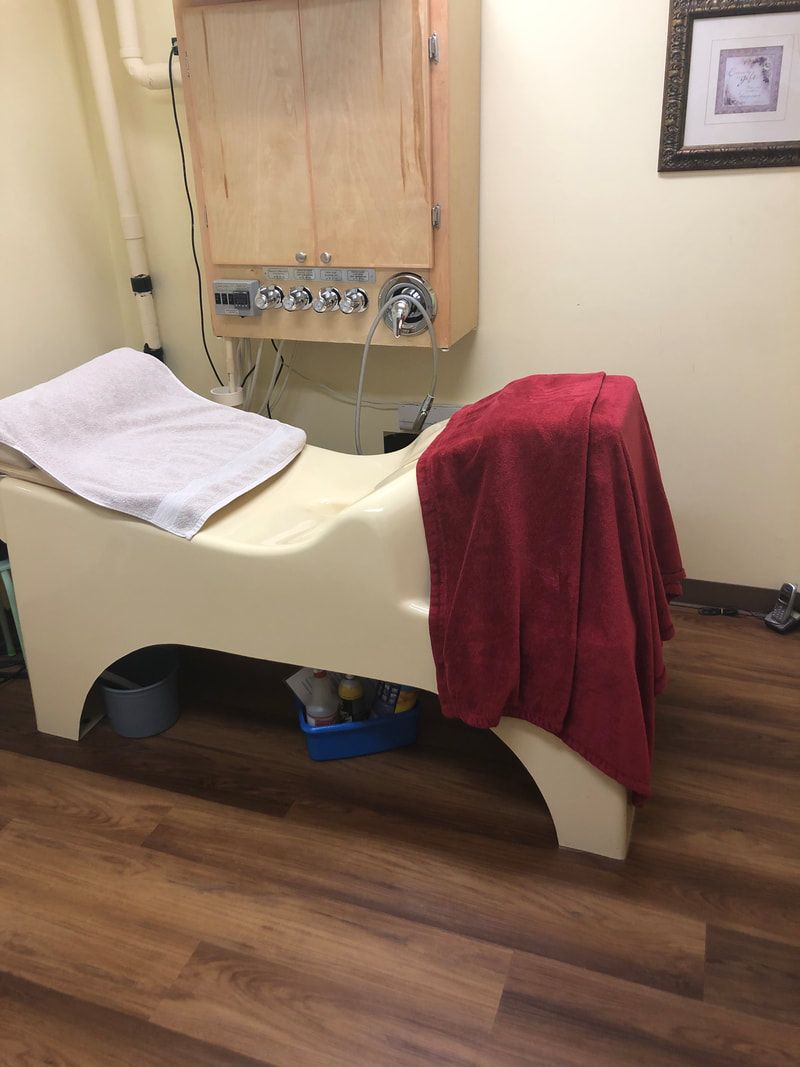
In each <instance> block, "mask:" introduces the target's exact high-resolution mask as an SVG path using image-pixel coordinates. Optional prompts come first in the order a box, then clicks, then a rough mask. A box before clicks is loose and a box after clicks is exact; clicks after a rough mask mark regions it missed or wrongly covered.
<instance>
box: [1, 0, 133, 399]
mask: <svg viewBox="0 0 800 1067" xmlns="http://www.w3.org/2000/svg"><path fill="white" fill-rule="evenodd" d="M0 15H1V16H2V31H0V96H2V100H3V106H2V108H0V144H2V145H3V155H2V160H0V249H2V256H0V293H2V300H3V315H2V320H0V322H1V325H0V396H5V395H6V394H8V393H13V392H16V391H17V390H19V389H24V388H27V387H28V386H31V385H35V384H36V383H37V382H40V381H42V380H44V379H46V378H49V377H52V376H53V375H55V374H59V373H61V372H62V371H64V370H68V369H69V368H70V367H73V366H76V365H77V364H79V363H82V362H84V361H85V360H86V359H87V357H90V356H95V355H99V353H101V352H104V351H106V350H107V349H109V348H112V347H113V346H114V345H115V344H120V343H123V341H124V334H123V328H122V321H121V317H120V303H119V289H118V282H117V279H116V276H115V272H114V271H113V269H112V264H113V253H112V244H111V237H110V234H109V230H108V226H107V225H106V220H105V218H104V217H103V215H102V214H100V213H98V210H97V203H98V199H99V198H101V196H102V192H101V189H100V185H99V183H98V178H97V175H96V173H95V169H94V166H93V162H92V157H91V149H90V137H89V133H88V129H87V123H86V118H85V107H84V101H83V99H82V93H81V89H80V86H79V78H78V69H77V63H76V58H75V52H74V49H73V47H72V41H71V35H70V26H69V23H68V20H67V10H66V3H65V2H64V0H36V2H35V3H30V2H27V3H25V2H23V0H2V2H0Z"/></svg>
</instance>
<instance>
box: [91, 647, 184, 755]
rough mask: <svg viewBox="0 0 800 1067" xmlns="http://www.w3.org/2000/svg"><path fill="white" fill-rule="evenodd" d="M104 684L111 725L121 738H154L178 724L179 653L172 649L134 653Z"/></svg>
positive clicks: (105, 677) (107, 674)
mask: <svg viewBox="0 0 800 1067" xmlns="http://www.w3.org/2000/svg"><path fill="white" fill-rule="evenodd" d="M115 677H116V678H119V679H120V683H121V684H119V685H117V684H115V680H114V679H115ZM125 682H128V683H129V685H130V684H131V683H133V684H135V686H136V688H129V687H128V686H125V684H124V683H125ZM100 683H101V688H102V690H103V700H104V701H105V706H106V714H107V715H108V721H109V722H110V723H111V726H112V727H113V729H114V731H115V732H116V733H118V734H119V735H120V736H121V737H154V736H155V735H156V734H161V733H163V732H164V730H168V729H169V728H170V726H174V725H175V723H176V722H177V721H178V716H179V714H180V707H179V705H178V653H177V650H176V649H174V648H172V647H171V646H170V645H154V646H153V647H152V648H142V649H140V650H139V651H138V652H131V654H130V655H129V656H124V657H123V658H122V659H119V660H117V662H116V663H113V664H112V665H111V666H110V667H109V668H108V671H107V672H105V673H104V674H103V675H102V676H101V678H100Z"/></svg>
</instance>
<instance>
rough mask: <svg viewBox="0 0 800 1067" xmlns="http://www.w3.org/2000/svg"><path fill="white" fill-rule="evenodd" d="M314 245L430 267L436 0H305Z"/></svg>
mask: <svg viewBox="0 0 800 1067" xmlns="http://www.w3.org/2000/svg"><path fill="white" fill-rule="evenodd" d="M299 6H300V22H301V27H302V52H303V69H304V78H305V91H306V109H307V122H308V140H309V151H310V157H311V169H312V174H313V193H312V195H313V200H314V214H315V221H316V230H317V247H316V253H317V255H319V254H320V253H321V252H330V253H331V254H332V256H333V257H334V258H333V262H334V264H338V265H341V266H354V267H361V266H363V267H400V266H402V267H429V266H431V263H432V254H433V234H432V228H431V206H432V203H431V119H430V64H429V60H428V34H429V29H428V25H429V15H428V0H336V2H335V3H332V2H331V0H299Z"/></svg>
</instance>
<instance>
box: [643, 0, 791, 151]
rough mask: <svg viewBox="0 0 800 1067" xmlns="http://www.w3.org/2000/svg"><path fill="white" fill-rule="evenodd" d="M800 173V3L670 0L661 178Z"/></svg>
mask: <svg viewBox="0 0 800 1067" xmlns="http://www.w3.org/2000/svg"><path fill="white" fill-rule="evenodd" d="M796 166H800V0H671V2H670V26H669V40H668V43H667V72H666V78H665V82H664V111H663V116H662V120H661V149H660V153H659V161H658V169H659V170H660V171H671V170H715V169H717V168H725V167H796Z"/></svg>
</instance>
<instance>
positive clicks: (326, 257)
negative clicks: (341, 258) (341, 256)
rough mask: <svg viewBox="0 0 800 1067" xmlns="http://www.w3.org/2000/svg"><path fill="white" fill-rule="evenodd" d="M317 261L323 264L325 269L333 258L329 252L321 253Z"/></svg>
mask: <svg viewBox="0 0 800 1067" xmlns="http://www.w3.org/2000/svg"><path fill="white" fill-rule="evenodd" d="M319 261H320V263H324V264H325V266H326V267H327V265H328V264H329V263H333V256H332V255H331V254H330V252H323V253H322V254H321V255H320V257H319Z"/></svg>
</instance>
